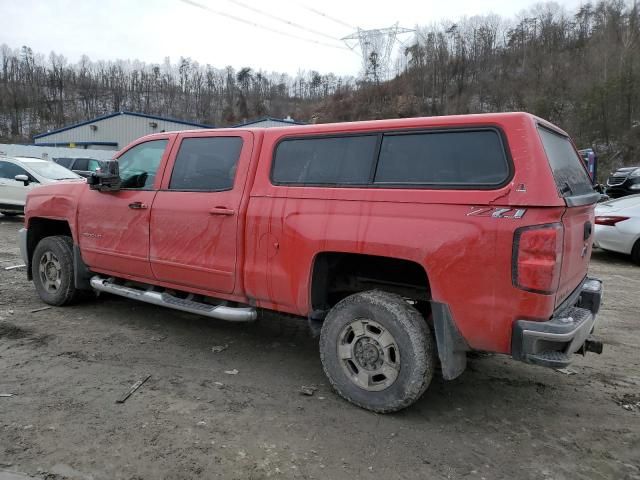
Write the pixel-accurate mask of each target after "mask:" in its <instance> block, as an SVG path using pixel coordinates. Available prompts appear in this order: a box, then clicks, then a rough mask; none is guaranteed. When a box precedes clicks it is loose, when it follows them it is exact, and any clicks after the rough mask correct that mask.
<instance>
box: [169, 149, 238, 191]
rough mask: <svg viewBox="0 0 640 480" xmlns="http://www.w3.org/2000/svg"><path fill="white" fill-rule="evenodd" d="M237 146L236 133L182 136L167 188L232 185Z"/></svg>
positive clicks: (209, 188)
mask: <svg viewBox="0 0 640 480" xmlns="http://www.w3.org/2000/svg"><path fill="white" fill-rule="evenodd" d="M240 150H242V138H240V137H199V138H185V139H184V140H182V143H181V144H180V150H178V155H177V156H176V161H175V164H174V166H173V173H172V174H171V182H170V183H169V190H199V191H203V190H204V191H222V190H230V189H232V188H233V180H234V179H235V176H236V168H237V166H238V158H240Z"/></svg>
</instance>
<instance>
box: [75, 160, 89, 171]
mask: <svg viewBox="0 0 640 480" xmlns="http://www.w3.org/2000/svg"><path fill="white" fill-rule="evenodd" d="M73 169H74V170H80V171H86V170H88V169H89V159H88V158H76V161H75V162H74V163H73Z"/></svg>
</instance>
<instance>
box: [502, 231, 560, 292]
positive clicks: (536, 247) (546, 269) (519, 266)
mask: <svg viewBox="0 0 640 480" xmlns="http://www.w3.org/2000/svg"><path fill="white" fill-rule="evenodd" d="M563 237H564V229H563V227H562V224H561V223H551V224H547V225H533V226H529V227H521V228H518V229H517V230H516V232H515V235H514V239H513V265H512V270H511V278H512V281H513V285H514V286H516V287H518V288H521V289H522V290H527V291H529V292H535V293H543V294H552V293H554V292H556V291H557V290H558V284H559V283H560V265H561V264H562V241H563Z"/></svg>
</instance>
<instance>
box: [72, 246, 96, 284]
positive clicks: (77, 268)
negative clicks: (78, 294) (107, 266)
mask: <svg viewBox="0 0 640 480" xmlns="http://www.w3.org/2000/svg"><path fill="white" fill-rule="evenodd" d="M92 275H93V274H92V273H91V272H90V271H89V268H88V267H87V265H86V264H85V263H84V261H83V260H82V255H81V254H80V247H78V245H75V244H74V245H73V279H74V283H75V286H76V288H77V289H78V290H93V289H92V288H91V284H90V283H89V281H90V280H91V277H92Z"/></svg>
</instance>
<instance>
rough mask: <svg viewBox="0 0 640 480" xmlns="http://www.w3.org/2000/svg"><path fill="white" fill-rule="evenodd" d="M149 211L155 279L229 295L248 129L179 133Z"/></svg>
mask: <svg viewBox="0 0 640 480" xmlns="http://www.w3.org/2000/svg"><path fill="white" fill-rule="evenodd" d="M176 142H178V143H177V144H176V147H175V148H174V151H176V152H177V153H176V154H175V155H172V158H173V160H170V161H169V165H168V167H167V169H166V172H167V173H166V174H165V176H164V179H163V182H162V188H161V190H160V191H159V192H158V194H157V195H156V198H155V200H154V202H153V208H152V209H151V249H150V259H151V268H152V269H153V274H154V275H155V277H156V278H157V279H158V280H160V281H166V282H171V283H174V284H179V285H184V286H187V287H193V288H197V289H200V290H207V291H211V292H222V293H231V292H232V291H233V289H234V285H235V281H236V273H237V271H236V260H237V247H238V242H239V241H240V239H239V238H238V222H239V211H240V208H241V200H242V197H243V191H244V186H245V180H246V177H247V170H248V168H249V163H250V159H251V152H252V148H253V135H252V134H251V133H249V132H238V133H237V134H234V135H230V134H228V133H221V134H212V133H211V132H207V133H201V134H198V133H189V134H186V133H185V134H181V135H180V136H179V137H178V139H177V140H176Z"/></svg>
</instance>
